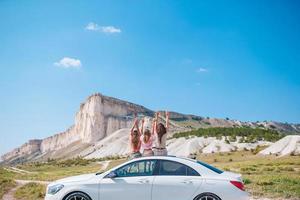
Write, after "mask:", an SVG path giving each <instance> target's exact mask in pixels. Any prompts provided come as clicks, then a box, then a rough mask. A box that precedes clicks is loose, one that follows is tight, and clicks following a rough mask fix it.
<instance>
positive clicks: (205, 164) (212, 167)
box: [197, 161, 223, 174]
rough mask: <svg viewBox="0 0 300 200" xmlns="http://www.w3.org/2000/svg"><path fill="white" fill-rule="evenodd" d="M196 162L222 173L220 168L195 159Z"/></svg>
mask: <svg viewBox="0 0 300 200" xmlns="http://www.w3.org/2000/svg"><path fill="white" fill-rule="evenodd" d="M197 163H198V164H200V165H202V166H204V167H206V168H208V169H210V170H212V171H213V172H216V173H217V174H222V173H223V171H222V170H220V169H218V168H215V167H214V166H211V165H209V164H207V163H204V162H201V161H197Z"/></svg>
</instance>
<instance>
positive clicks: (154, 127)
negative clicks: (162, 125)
mask: <svg viewBox="0 0 300 200" xmlns="http://www.w3.org/2000/svg"><path fill="white" fill-rule="evenodd" d="M156 123H157V120H156V118H153V120H152V131H151V134H152V135H154V133H155V129H156Z"/></svg>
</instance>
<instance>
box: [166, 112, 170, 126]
mask: <svg viewBox="0 0 300 200" xmlns="http://www.w3.org/2000/svg"><path fill="white" fill-rule="evenodd" d="M169 117H170V113H169V112H168V111H166V128H167V130H168V129H169Z"/></svg>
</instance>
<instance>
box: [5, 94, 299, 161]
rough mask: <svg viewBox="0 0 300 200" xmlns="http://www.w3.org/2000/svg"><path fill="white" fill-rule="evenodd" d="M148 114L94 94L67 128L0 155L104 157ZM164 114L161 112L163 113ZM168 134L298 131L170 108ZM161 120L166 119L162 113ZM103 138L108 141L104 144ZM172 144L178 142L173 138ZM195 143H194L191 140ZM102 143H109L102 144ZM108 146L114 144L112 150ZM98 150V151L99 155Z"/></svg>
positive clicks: (22, 158)
mask: <svg viewBox="0 0 300 200" xmlns="http://www.w3.org/2000/svg"><path fill="white" fill-rule="evenodd" d="M135 114H138V115H139V116H148V118H146V119H147V120H148V125H147V126H148V127H151V121H152V119H151V117H153V115H154V112H153V111H151V110H149V109H147V108H145V107H143V106H140V105H136V104H133V103H129V102H126V101H123V100H119V99H115V98H112V97H107V96H104V95H102V94H99V93H97V94H94V95H91V96H90V97H88V98H87V100H86V101H85V102H84V103H82V104H81V105H80V109H79V111H78V112H77V113H76V115H75V123H74V125H73V126H71V127H70V128H69V129H68V130H66V131H64V132H61V133H57V134H55V135H53V136H50V137H48V138H45V139H42V140H30V141H29V142H27V143H25V144H24V145H22V146H21V147H18V148H16V149H14V150H12V151H10V152H8V153H6V154H4V155H3V156H2V157H1V158H2V160H3V161H4V162H5V163H18V162H26V161H32V160H41V159H42V160H45V159H47V158H69V157H74V156H83V157H87V158H89V157H93V156H94V157H95V156H97V157H103V156H107V155H112V154H115V153H116V152H122V153H126V152H127V150H128V149H127V145H128V139H127V137H128V131H129V129H128V128H129V127H131V125H132V122H133V118H134V115H135ZM162 116H163V115H162ZM170 118H171V121H170V129H169V136H172V134H173V133H175V132H183V131H187V130H191V129H197V128H208V127H245V126H247V127H252V128H263V129H273V130H276V131H279V132H283V133H286V134H300V125H299V124H288V123H280V122H268V121H264V122H241V121H238V120H231V119H228V118H227V119H217V118H209V117H200V116H195V115H185V114H180V113H176V112H170ZM160 120H161V121H162V122H163V121H165V118H164V117H161V118H160ZM118 130H122V131H118ZM105 141H109V144H107V143H106V142H105ZM174 144H177V143H176V142H175V143H174ZM193 144H194V143H193ZM105 145H109V146H107V147H105ZM111 146H114V147H115V146H117V147H118V148H117V150H116V148H113V149H114V150H113V151H112V150H111ZM100 154H101V155H100Z"/></svg>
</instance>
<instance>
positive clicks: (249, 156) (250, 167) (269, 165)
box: [198, 151, 300, 198]
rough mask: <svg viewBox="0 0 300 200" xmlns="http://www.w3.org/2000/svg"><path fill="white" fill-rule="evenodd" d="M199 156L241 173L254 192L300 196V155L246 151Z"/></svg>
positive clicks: (279, 195) (273, 195)
mask: <svg viewBox="0 0 300 200" xmlns="http://www.w3.org/2000/svg"><path fill="white" fill-rule="evenodd" d="M198 159H200V160H203V161H205V162H208V163H211V164H213V165H214V166H216V167H219V168H221V169H223V170H229V171H233V172H237V173H241V174H242V175H243V178H244V181H245V183H246V188H247V190H248V191H249V192H250V193H251V194H252V195H254V196H264V197H271V198H272V197H273V198H274V197H284V198H290V197H293V198H296V197H298V198H300V156H290V157H284V158H277V157H270V156H268V157H261V156H257V155H253V153H252V152H249V151H247V152H233V153H226V154H225V153H223V154H222V153H219V154H212V155H199V156H198Z"/></svg>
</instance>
